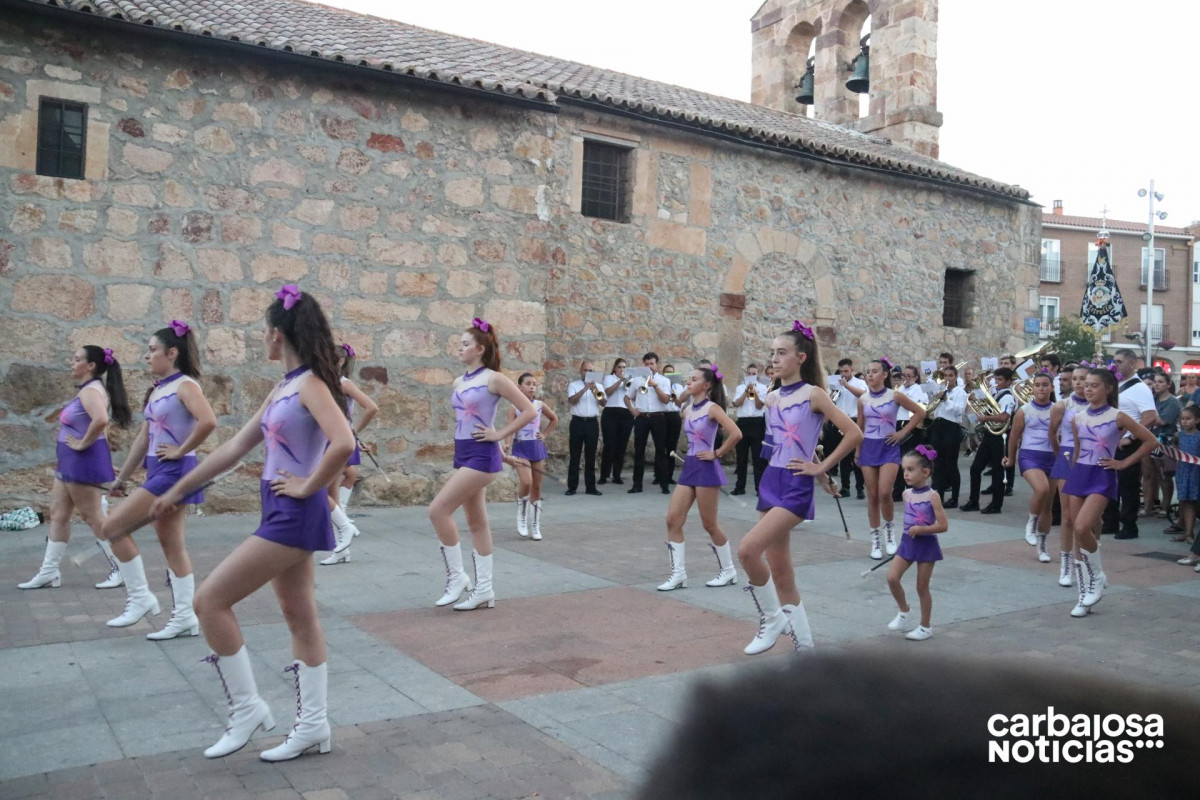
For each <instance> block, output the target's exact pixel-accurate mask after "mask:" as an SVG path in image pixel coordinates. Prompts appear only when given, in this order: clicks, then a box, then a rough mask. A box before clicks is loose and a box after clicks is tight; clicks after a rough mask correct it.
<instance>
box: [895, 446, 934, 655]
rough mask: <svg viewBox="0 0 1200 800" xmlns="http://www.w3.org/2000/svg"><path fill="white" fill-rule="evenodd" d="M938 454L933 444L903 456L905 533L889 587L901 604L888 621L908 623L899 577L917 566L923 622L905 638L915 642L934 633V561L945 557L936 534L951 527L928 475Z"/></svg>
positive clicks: (898, 624)
mask: <svg viewBox="0 0 1200 800" xmlns="http://www.w3.org/2000/svg"><path fill="white" fill-rule="evenodd" d="M937 455H938V454H937V451H936V450H934V449H933V448H932V447H928V446H926V445H923V444H921V445H917V447H916V449H915V450H913V451H912V452H910V453H906V454H905V456H904V460H903V462H902V466H903V469H904V482H905V483H906V484H908V488H907V489H905V490H904V534H903V535H902V536H901V538H900V546H899V548H897V550H896V557H895V558H894V559H892V565H891V566H890V567H888V576H887V583H888V588H889V589H890V590H891V591H892V597H894V598H896V605H898V606H899V607H900V611H899V612H898V613H897V614H896V616H895V617H894V618H893V619H892V621H891V622H889V623H888V630H890V631H902V630H904V626H905V625H906V624H907V623H908V615H909V612H910V609H909V607H908V601H907V600H906V599H905V597H904V586H902V585H901V583H900V579H901V578H903V577H904V573H905V572H907V571H908V568H909V567H910V566H912V565H913V564H916V565H917V597H918V598H919V599H920V601H921V624H920V625H918V626H917V627H916V628H913V629H912V630H910V631H909V632H908V633H907V634H905V637H904V638H906V639H911V640H913V641H914V642H920V641H924V640H925V639H928V638H929V637H930V636H932V635H933V625H932V615H933V596H932V595H931V594H930V593H929V579H930V578H931V577H932V576H933V567H934V564H936V563H937V562H939V561H941V560H942V548H941V545H939V544H938V538H937V535H938V534H939V533H945V532H946V529H947V528H948V527H949V524H948V523H947V521H946V509H945V508H943V507H942V498H940V497H939V496H938V493H937V492H935V491H934V490H933V487H932V486H930V485H929V476H930V475H931V474H932V473H933V463H934V461H935V460H936V459H937Z"/></svg>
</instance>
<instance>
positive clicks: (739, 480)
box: [730, 364, 767, 494]
mask: <svg viewBox="0 0 1200 800" xmlns="http://www.w3.org/2000/svg"><path fill="white" fill-rule="evenodd" d="M746 377H752V378H754V382H753V383H749V384H747V383H746V382H745V381H743V382H742V383H739V384H738V386H737V388H736V389H734V391H733V407H734V408H735V409H737V426H738V430H740V431H741V432H742V438H741V439H740V440H739V441H738V443H737V473H736V478H735V479H734V480H735V483H734V487H733V491H732V492H730V494H745V493H746V466H747V462H749V461H753V462H754V493H755V494H758V484H759V482H760V481H761V480H762V473H763V469H764V468H765V467H766V466H767V462H766V461H765V460H763V458H762V445H763V434H764V433H765V432H766V422H765V421H764V419H763V409H764V408H765V406H764V404H763V398H764V397H766V396H767V385H766V384H765V383H762V382H760V381H759V380H758V365H757V364H747V365H746Z"/></svg>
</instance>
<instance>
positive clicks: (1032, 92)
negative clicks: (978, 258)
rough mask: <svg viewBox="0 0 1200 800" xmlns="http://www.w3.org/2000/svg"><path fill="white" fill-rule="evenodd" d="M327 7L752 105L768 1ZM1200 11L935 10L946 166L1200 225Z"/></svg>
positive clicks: (1081, 5)
mask: <svg viewBox="0 0 1200 800" xmlns="http://www.w3.org/2000/svg"><path fill="white" fill-rule="evenodd" d="M324 2H325V3H326V4H328V5H334V6H340V7H343V8H349V9H353V10H356V11H362V12H366V13H371V14H376V15H379V16H384V17H391V18H393V19H399V20H402V21H404V22H409V23H412V24H414V25H421V26H423V27H427V28H433V29H435V30H440V31H446V32H448V33H454V34H458V35H462V36H469V37H473V38H477V39H484V40H486V41H490V42H496V43H498V44H503V45H508V46H510V47H517V48H521V49H523V50H531V51H534V52H538V53H544V54H547V55H553V56H558V57H560V58H567V59H571V60H573V61H580V62H583V63H586V64H594V65H596V66H600V67H606V68H609V69H613V70H616V71H620V72H627V73H630V74H633V75H639V76H642V77H646V78H652V79H654V80H659V81H665V82H668V83H675V84H679V85H681V86H687V87H689V88H693V89H699V90H702V91H706V92H711V93H713V94H718V95H724V96H726V97H733V98H737V99H739V100H749V99H750V22H749V20H750V17H751V15H753V14H754V12H755V11H756V10H757V9H758V7H759V6H760V5H761V2H762V0H603V1H602V2H595V0H447V1H446V2H431V0H324ZM1198 34H1200V1H1198V0H1139V2H1135V3H1131V2H1128V0H941V4H940V23H939V32H938V109H939V110H940V111H941V112H942V113H943V115H944V116H945V122H944V123H943V126H942V130H941V156H942V159H943V160H944V161H946V162H947V163H949V164H953V165H954V166H956V167H960V168H962V169H966V170H970V171H971V172H976V173H979V174H981V175H984V176H987V177H989V178H994V179H997V180H1002V181H1006V182H1008V183H1017V184H1020V185H1021V186H1024V187H1026V188H1027V189H1029V190H1030V191H1031V192H1033V197H1034V200H1036V201H1037V202H1040V203H1042V204H1043V205H1045V206H1046V207H1047V209H1049V207H1050V205H1051V201H1053V200H1055V199H1061V200H1063V202H1064V204H1065V208H1066V213H1068V214H1076V215H1080V216H1099V214H1100V210H1101V209H1102V208H1104V207H1105V205H1107V206H1108V208H1109V209H1110V211H1111V213H1110V217H1113V218H1118V219H1128V220H1135V221H1145V220H1146V217H1147V214H1148V211H1149V209H1148V207H1147V205H1146V201H1145V200H1142V199H1139V198H1138V196H1137V190H1138V189H1139V188H1140V187H1143V186H1146V185H1147V184H1148V183H1149V181H1150V179H1151V178H1154V179H1155V181H1156V189H1157V191H1159V192H1161V193H1163V194H1164V195H1165V196H1166V199H1165V200H1164V202H1163V203H1162V204H1161V205H1160V208H1161V209H1162V210H1165V211H1167V212H1168V213H1169V218H1168V219H1167V220H1166V222H1164V223H1162V224H1165V225H1177V226H1183V225H1187V224H1188V223H1189V222H1190V221H1191V220H1193V219H1200V174H1198V173H1200V168H1198V166H1197V164H1200V160H1198V159H1197V158H1196V143H1197V139H1198V138H1200V137H1198V135H1197V134H1198V133H1200V131H1198V130H1197V128H1198V125H1197V122H1198V120H1200V98H1195V97H1192V96H1191V95H1190V90H1188V89H1187V85H1188V82H1189V81H1192V80H1195V78H1196V76H1197V75H1200V70H1198V67H1200V42H1198Z"/></svg>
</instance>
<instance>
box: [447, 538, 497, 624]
mask: <svg viewBox="0 0 1200 800" xmlns="http://www.w3.org/2000/svg"><path fill="white" fill-rule="evenodd" d="M471 561H472V562H474V564H475V588H474V589H472V590H471V593H470V594H468V595H467V599H466V600H463V601H462V602H461V603H458V604H457V605H455V606H454V610H455V611H471V610H473V609H476V608H481V607H484V606H486V607H487V608H495V607H496V593H495V592H494V591H493V590H492V556H481V555H479V553H478V552H476V551H475V550H472V551H471Z"/></svg>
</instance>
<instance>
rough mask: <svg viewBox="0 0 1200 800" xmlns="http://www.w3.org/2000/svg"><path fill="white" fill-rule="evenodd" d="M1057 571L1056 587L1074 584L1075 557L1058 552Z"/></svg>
mask: <svg viewBox="0 0 1200 800" xmlns="http://www.w3.org/2000/svg"><path fill="white" fill-rule="evenodd" d="M1058 558H1059V569H1058V585H1059V586H1070V585H1071V584H1073V583H1075V556H1073V555H1071V554H1070V553H1064V552H1062V551H1061V550H1060V551H1059V552H1058Z"/></svg>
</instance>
